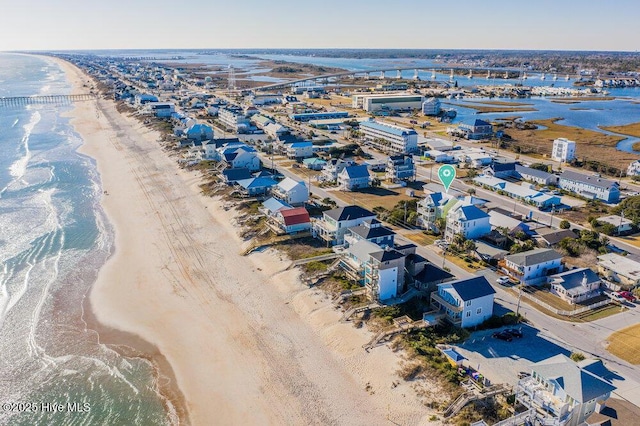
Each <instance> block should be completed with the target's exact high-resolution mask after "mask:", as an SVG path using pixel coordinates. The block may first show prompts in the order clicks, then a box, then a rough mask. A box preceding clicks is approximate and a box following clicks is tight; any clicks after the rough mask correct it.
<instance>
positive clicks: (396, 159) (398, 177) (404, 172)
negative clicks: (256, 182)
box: [385, 155, 415, 182]
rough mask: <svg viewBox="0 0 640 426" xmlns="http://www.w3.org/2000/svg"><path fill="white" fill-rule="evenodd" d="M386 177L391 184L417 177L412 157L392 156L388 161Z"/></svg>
mask: <svg viewBox="0 0 640 426" xmlns="http://www.w3.org/2000/svg"><path fill="white" fill-rule="evenodd" d="M385 177H386V179H387V180H388V181H391V182H400V181H407V180H411V179H413V178H414V177H415V165H414V163H413V156H412V155H391V156H389V158H388V159H387V164H386V168H385Z"/></svg>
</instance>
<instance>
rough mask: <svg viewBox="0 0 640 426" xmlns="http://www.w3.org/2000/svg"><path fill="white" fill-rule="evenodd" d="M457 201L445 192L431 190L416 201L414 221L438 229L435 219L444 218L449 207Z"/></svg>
mask: <svg viewBox="0 0 640 426" xmlns="http://www.w3.org/2000/svg"><path fill="white" fill-rule="evenodd" d="M457 202H458V200H457V198H455V197H454V196H453V195H449V194H447V193H446V192H433V193H431V194H427V195H426V196H425V197H424V198H423V199H422V200H420V201H418V206H417V213H418V218H417V220H416V223H417V224H418V225H419V226H421V227H423V228H425V229H431V230H436V231H438V229H437V227H436V224H435V221H436V219H438V218H444V217H446V215H447V212H448V211H449V209H450V208H451V207H453V206H454V205H455V204H456V203H457Z"/></svg>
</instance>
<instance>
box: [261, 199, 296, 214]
mask: <svg viewBox="0 0 640 426" xmlns="http://www.w3.org/2000/svg"><path fill="white" fill-rule="evenodd" d="M292 208H293V207H291V206H290V205H289V204H287V203H285V202H284V201H282V200H278V199H277V198H273V197H271V198H267V199H266V200H265V201H264V202H263V203H262V205H261V206H260V207H259V208H258V210H259V211H260V212H261V213H262V214H264V215H265V216H266V217H267V218H269V217H272V216H275V215H276V213H278V212H279V211H280V210H287V209H292Z"/></svg>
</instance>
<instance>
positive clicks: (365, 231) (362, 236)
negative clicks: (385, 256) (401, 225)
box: [344, 219, 396, 248]
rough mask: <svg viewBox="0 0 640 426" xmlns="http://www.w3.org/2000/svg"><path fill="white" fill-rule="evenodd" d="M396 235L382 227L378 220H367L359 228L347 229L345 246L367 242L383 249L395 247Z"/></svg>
mask: <svg viewBox="0 0 640 426" xmlns="http://www.w3.org/2000/svg"><path fill="white" fill-rule="evenodd" d="M395 235H396V233H395V232H393V231H392V230H391V229H389V228H387V227H386V226H383V225H382V222H380V221H379V220H378V219H367V220H365V221H364V222H362V224H360V225H358V226H352V227H351V228H348V229H347V233H346V234H345V236H344V241H345V244H348V245H351V244H355V243H356V242H358V241H361V240H366V241H369V242H371V243H374V244H377V245H378V246H380V247H382V248H386V247H393V244H394V239H395Z"/></svg>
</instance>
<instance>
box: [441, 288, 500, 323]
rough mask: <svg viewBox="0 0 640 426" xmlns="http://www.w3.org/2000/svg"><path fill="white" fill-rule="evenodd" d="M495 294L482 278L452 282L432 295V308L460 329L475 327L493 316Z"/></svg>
mask: <svg viewBox="0 0 640 426" xmlns="http://www.w3.org/2000/svg"><path fill="white" fill-rule="evenodd" d="M495 293H496V291H495V290H494V289H493V287H491V284H489V282H488V281H487V279H486V278H485V277H482V276H480V277H473V278H467V279H462V280H456V281H450V282H446V283H442V284H438V291H434V292H433V293H431V307H432V308H433V309H435V310H436V311H439V312H441V313H444V314H445V318H446V319H447V320H448V321H449V322H451V323H452V324H454V325H456V326H458V327H462V328H466V327H474V326H476V325H479V324H482V323H483V322H485V321H486V320H487V319H489V318H491V316H492V315H493V299H494V295H495Z"/></svg>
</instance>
